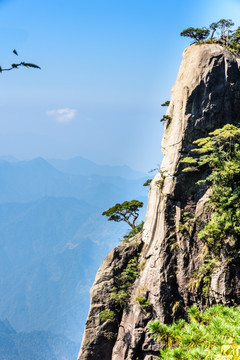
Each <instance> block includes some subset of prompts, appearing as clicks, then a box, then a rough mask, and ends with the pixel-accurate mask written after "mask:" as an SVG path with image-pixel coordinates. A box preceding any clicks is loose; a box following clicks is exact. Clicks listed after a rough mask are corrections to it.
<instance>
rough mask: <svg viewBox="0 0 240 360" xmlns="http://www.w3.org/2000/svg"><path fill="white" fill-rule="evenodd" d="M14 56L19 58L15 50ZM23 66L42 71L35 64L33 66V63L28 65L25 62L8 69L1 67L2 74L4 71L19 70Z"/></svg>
mask: <svg viewBox="0 0 240 360" xmlns="http://www.w3.org/2000/svg"><path fill="white" fill-rule="evenodd" d="M13 54H14V55H16V56H18V53H17V51H16V50H15V49H14V50H13ZM21 66H23V67H26V68H34V69H41V68H40V67H39V66H38V65H35V64H32V63H26V62H25V61H21V62H19V63H14V64H12V65H11V66H10V67H8V68H2V66H0V73H2V72H3V71H11V70H13V69H18V68H19V67H21Z"/></svg>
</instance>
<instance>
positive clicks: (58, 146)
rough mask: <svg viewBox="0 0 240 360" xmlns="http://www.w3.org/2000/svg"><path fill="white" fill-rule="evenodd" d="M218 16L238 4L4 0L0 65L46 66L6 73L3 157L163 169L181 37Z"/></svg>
mask: <svg viewBox="0 0 240 360" xmlns="http://www.w3.org/2000/svg"><path fill="white" fill-rule="evenodd" d="M221 18H227V19H228V18H230V19H232V20H233V21H234V22H235V24H236V26H238V25H240V0H202V1H201V2H198V1H192V0H182V1H179V0H168V1H161V0H68V1H63V0H42V1H30V0H5V1H1V0H0V24H1V26H0V31H1V42H0V53H1V59H0V65H1V66H2V67H3V68H4V67H8V66H9V65H10V64H12V63H14V62H17V60H19V61H26V62H32V63H35V64H37V65H39V66H40V67H41V70H35V69H23V68H21V69H18V70H14V71H11V72H4V73H2V74H0V81H1V87H0V112H1V116H0V127H1V132H0V157H1V156H6V155H11V156H14V157H16V158H18V159H32V158H34V157H38V156H41V157H44V158H46V159H48V158H62V159H68V158H72V157H75V156H82V157H85V158H87V159H89V160H92V161H94V162H96V163H99V164H109V165H125V164H126V165H129V166H130V167H132V168H134V169H137V170H141V171H144V172H147V171H149V170H150V169H152V168H155V167H157V166H158V165H159V164H160V163H161V159H162V155H161V138H162V133H163V124H162V123H160V121H159V120H160V119H161V117H162V115H163V114H164V111H165V110H166V108H163V107H161V104H162V103H163V102H164V101H166V100H170V91H171V87H172V86H173V84H174V82H175V80H176V76H177V72H178V68H179V65H180V62H181V57H182V52H183V50H184V49H185V47H187V46H188V45H189V44H190V41H189V39H187V38H182V37H180V36H179V34H180V32H181V31H182V30H183V29H185V28H187V27H190V26H193V27H203V26H208V25H209V24H210V23H212V22H214V21H217V20H219V19H221ZM13 49H16V50H17V52H18V54H19V57H18V58H17V57H16V55H14V54H13V53H12V51H13Z"/></svg>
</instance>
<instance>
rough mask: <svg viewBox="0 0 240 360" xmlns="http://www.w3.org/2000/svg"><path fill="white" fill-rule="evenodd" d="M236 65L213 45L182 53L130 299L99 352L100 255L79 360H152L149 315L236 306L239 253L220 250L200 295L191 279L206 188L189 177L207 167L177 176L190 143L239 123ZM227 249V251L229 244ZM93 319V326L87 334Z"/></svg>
mask: <svg viewBox="0 0 240 360" xmlns="http://www.w3.org/2000/svg"><path fill="white" fill-rule="evenodd" d="M239 66H240V60H239V59H238V58H236V57H235V56H233V55H232V54H231V53H230V52H229V51H228V50H227V49H225V48H223V47H221V46H220V45H216V44H202V45H192V46H190V47H189V48H187V49H186V50H185V51H184V54H183V61H182V64H181V66H180V69H179V73H178V77H177V80H176V83H175V85H174V86H173V89H172V97H171V102H170V106H169V108H168V111H167V115H168V116H169V118H168V120H167V121H166V123H165V131H164V136H163V140H162V150H163V153H164V159H163V162H162V166H161V170H160V172H159V173H158V174H157V175H156V177H155V178H154V179H153V181H152V183H151V186H150V192H149V201H148V210H147V215H146V221H145V226H144V231H143V235H142V241H143V243H144V245H143V248H142V251H141V255H140V258H139V264H140V269H139V270H140V273H139V276H138V277H137V279H136V281H135V283H134V285H133V287H132V289H131V298H130V301H129V302H128V304H127V306H125V308H124V310H123V311H122V313H121V319H120V320H119V319H118V322H117V323H116V325H117V330H116V334H115V336H116V337H115V338H114V340H113V339H112V340H111V343H108V344H109V346H105V349H104V351H103V349H102V347H101V346H100V345H99V344H100V343H101V341H102V339H103V336H104V332H103V329H102V328H103V324H102V323H101V321H100V319H99V313H98V314H97V312H96V311H95V313H94V317H93V315H92V309H93V308H95V309H96V301H97V304H98V307H99V312H100V311H102V308H103V306H104V307H105V308H111V299H110V295H111V291H112V290H111V289H112V288H111V287H110V289H106V288H104V291H101V289H100V288H99V284H100V283H102V282H103V283H104V279H105V278H104V273H103V272H102V270H103V268H105V269H108V270H107V271H108V273H109V272H111V271H113V269H112V266H113V264H114V261H112V260H111V261H110V260H109V258H106V260H105V262H104V264H103V265H102V267H101V268H100V270H99V273H98V276H97V278H96V281H95V283H94V285H93V288H92V294H95V292H96V290H98V294H99V296H98V298H97V299H96V297H94V296H93V297H92V301H91V307H90V313H89V318H88V320H87V323H86V330H85V336H84V338H83V343H82V347H81V350H80V354H79V358H78V359H79V360H80V359H81V360H84V359H86V360H96V359H104V360H110V359H112V360H120V359H121V360H123V359H127V360H137V359H138V360H142V359H144V360H150V359H155V358H157V356H158V354H159V349H158V347H157V346H156V345H155V344H153V342H152V340H151V337H150V334H149V333H148V330H147V324H148V322H149V320H150V319H152V318H156V317H157V318H158V319H159V320H160V321H162V322H165V323H168V322H171V321H172V320H173V319H175V318H177V317H179V316H183V317H184V316H185V310H186V308H187V307H188V306H190V305H191V304H193V303H199V305H200V306H204V305H206V304H212V303H215V302H222V303H223V304H234V303H239V293H240V266H239V263H240V262H239V255H236V256H235V258H234V259H233V260H232V261H231V262H229V261H228V258H227V255H226V251H224V250H226V249H223V251H222V253H221V262H220V264H218V266H216V267H215V269H214V271H213V272H212V273H211V274H209V280H208V281H209V287H208V292H207V293H203V286H204V284H203V278H200V280H199V281H196V280H197V279H196V274H198V273H200V269H201V266H202V265H203V262H204V259H203V246H204V244H203V243H202V242H201V241H200V240H199V239H198V236H197V234H198V232H199V230H200V229H202V228H203V226H204V223H206V221H207V219H208V216H209V214H208V213H207V212H206V211H205V210H204V203H205V202H206V200H207V199H208V192H207V189H206V188H205V187H204V186H202V187H198V186H197V185H196V181H197V180H199V179H200V178H204V177H205V176H206V171H207V170H206V171H205V172H202V173H197V174H193V173H182V168H183V164H181V162H180V160H181V159H182V158H183V157H184V156H186V155H188V154H189V152H190V150H191V149H192V147H193V145H192V142H193V141H194V140H196V139H198V138H202V137H205V136H207V134H208V133H209V132H210V131H212V130H214V129H217V128H220V127H222V126H223V125H224V124H226V123H233V124H237V123H239V121H240V69H239ZM189 201H190V202H191V204H192V205H191V211H192V212H194V215H195V216H194V218H195V219H196V220H195V221H194V223H193V224H192V228H191V230H188V231H183V230H181V231H180V226H179V225H180V221H182V216H183V212H184V210H185V207H186V205H187V204H188V202H189ZM228 246H229V248H230V249H231V245H230V243H229V244H228ZM115 251H117V250H115ZM130 257H131V255H130ZM120 259H121V257H120ZM120 271H121V270H120ZM105 272H106V270H105ZM101 273H102V279H100V278H99V274H101ZM139 296H140V297H142V298H143V299H145V300H146V301H148V302H149V303H150V304H151V306H149V308H148V309H147V308H144V307H143V306H140V303H139V301H137V300H136V297H138V298H139ZM106 299H108V302H107V300H106ZM93 322H94V326H95V331H92V332H91V331H89V329H90V328H91V324H92V323H93Z"/></svg>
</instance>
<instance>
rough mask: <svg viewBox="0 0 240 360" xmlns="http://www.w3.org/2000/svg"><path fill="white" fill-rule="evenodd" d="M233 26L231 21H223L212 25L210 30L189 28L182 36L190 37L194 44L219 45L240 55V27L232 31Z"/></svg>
mask: <svg viewBox="0 0 240 360" xmlns="http://www.w3.org/2000/svg"><path fill="white" fill-rule="evenodd" d="M233 26H234V23H233V21H232V20H231V19H221V20H219V21H217V22H213V23H212V24H210V26H209V28H205V27H203V28H193V27H189V28H187V29H185V30H183V31H182V32H181V33H180V35H181V36H185V37H190V38H191V39H193V40H194V43H204V42H205V43H219V44H221V45H223V46H226V47H227V48H228V49H229V50H230V51H231V52H233V53H235V54H236V55H240V27H238V28H237V29H236V30H232V27H233ZM215 35H217V37H215Z"/></svg>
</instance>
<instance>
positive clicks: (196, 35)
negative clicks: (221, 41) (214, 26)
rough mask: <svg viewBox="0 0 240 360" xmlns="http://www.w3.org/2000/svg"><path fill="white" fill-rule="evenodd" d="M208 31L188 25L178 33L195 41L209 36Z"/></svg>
mask: <svg viewBox="0 0 240 360" xmlns="http://www.w3.org/2000/svg"><path fill="white" fill-rule="evenodd" d="M209 33H210V31H209V30H208V29H204V28H202V29H200V28H193V27H190V28H187V29H185V30H183V31H182V32H181V33H180V35H181V36H187V37H190V38H191V39H194V40H195V41H196V42H200V41H203V40H206V39H207V38H208V36H209Z"/></svg>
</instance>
